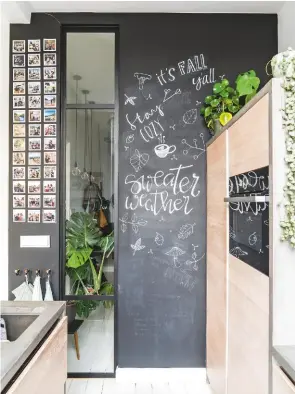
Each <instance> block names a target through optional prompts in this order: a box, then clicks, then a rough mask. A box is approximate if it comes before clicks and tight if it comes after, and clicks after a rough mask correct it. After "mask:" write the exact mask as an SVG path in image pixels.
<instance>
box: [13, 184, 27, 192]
mask: <svg viewBox="0 0 295 394" xmlns="http://www.w3.org/2000/svg"><path fill="white" fill-rule="evenodd" d="M12 191H13V193H14V194H24V193H25V192H26V182H25V181H13V183H12Z"/></svg>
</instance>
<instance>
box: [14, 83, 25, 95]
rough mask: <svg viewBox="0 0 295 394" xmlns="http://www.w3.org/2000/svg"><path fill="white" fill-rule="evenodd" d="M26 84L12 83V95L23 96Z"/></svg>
mask: <svg viewBox="0 0 295 394" xmlns="http://www.w3.org/2000/svg"><path fill="white" fill-rule="evenodd" d="M25 93H26V83H25V82H13V94H25Z"/></svg>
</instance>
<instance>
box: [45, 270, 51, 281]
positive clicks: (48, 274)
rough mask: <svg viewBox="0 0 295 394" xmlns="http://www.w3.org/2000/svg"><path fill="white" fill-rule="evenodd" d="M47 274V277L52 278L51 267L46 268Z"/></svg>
mask: <svg viewBox="0 0 295 394" xmlns="http://www.w3.org/2000/svg"><path fill="white" fill-rule="evenodd" d="M46 274H47V277H48V279H49V278H50V274H51V269H48V270H46Z"/></svg>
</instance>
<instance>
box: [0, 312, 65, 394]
mask: <svg viewBox="0 0 295 394" xmlns="http://www.w3.org/2000/svg"><path fill="white" fill-rule="evenodd" d="M66 379H67V317H63V318H62V319H61V320H60V322H59V323H58V324H57V326H56V327H55V329H54V330H53V331H52V333H51V334H50V336H49V337H48V338H47V339H46V341H45V342H44V343H43V345H42V346H41V347H40V349H39V350H38V351H37V353H36V354H35V356H34V357H33V358H32V360H31V361H30V362H29V364H28V365H27V366H26V368H25V369H24V370H23V372H22V373H21V374H20V376H19V377H18V379H17V380H16V382H15V383H14V384H13V385H12V386H11V388H10V389H9V390H8V392H7V393H8V394H40V393H42V394H64V383H65V381H66Z"/></svg>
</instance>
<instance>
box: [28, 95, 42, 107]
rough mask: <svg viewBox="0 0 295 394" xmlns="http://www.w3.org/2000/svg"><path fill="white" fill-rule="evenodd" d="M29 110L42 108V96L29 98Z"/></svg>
mask: <svg viewBox="0 0 295 394" xmlns="http://www.w3.org/2000/svg"><path fill="white" fill-rule="evenodd" d="M29 108H41V96H29Z"/></svg>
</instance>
